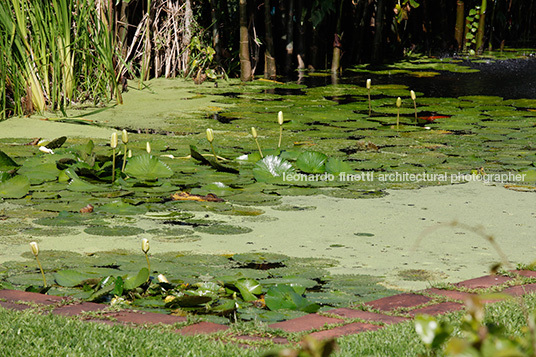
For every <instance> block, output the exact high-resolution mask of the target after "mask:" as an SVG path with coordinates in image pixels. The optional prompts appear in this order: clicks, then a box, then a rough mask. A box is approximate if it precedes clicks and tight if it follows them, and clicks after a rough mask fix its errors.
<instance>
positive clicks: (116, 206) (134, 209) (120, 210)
mask: <svg viewBox="0 0 536 357" xmlns="http://www.w3.org/2000/svg"><path fill="white" fill-rule="evenodd" d="M97 212H106V213H111V214H121V215H136V214H144V213H146V212H147V207H145V206H133V205H130V204H128V203H125V202H123V201H116V202H110V203H106V204H104V205H102V206H100V207H99V208H98V209H97Z"/></svg>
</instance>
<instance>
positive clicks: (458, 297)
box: [423, 288, 475, 301]
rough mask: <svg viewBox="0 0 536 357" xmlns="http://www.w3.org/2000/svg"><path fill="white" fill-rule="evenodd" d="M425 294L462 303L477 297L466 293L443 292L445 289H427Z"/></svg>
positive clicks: (455, 291)
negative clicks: (471, 297) (469, 298)
mask: <svg viewBox="0 0 536 357" xmlns="http://www.w3.org/2000/svg"><path fill="white" fill-rule="evenodd" d="M423 292H424V293H428V294H434V295H439V296H443V297H446V298H449V299H454V300H461V301H465V299H467V298H468V297H470V296H474V295H475V294H471V293H466V292H463V291H457V290H443V289H436V288H432V289H426V290H423Z"/></svg>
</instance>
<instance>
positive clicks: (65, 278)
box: [54, 269, 94, 287]
mask: <svg viewBox="0 0 536 357" xmlns="http://www.w3.org/2000/svg"><path fill="white" fill-rule="evenodd" d="M92 277H94V276H92V275H89V274H87V273H80V272H78V271H76V270H70V269H67V270H61V271H59V272H57V273H54V280H56V284H58V285H61V286H66V287H73V286H77V285H81V284H82V283H83V281H84V280H87V279H89V278H92Z"/></svg>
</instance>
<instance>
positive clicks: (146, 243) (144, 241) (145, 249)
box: [141, 238, 150, 254]
mask: <svg viewBox="0 0 536 357" xmlns="http://www.w3.org/2000/svg"><path fill="white" fill-rule="evenodd" d="M149 248H150V247H149V240H148V239H146V238H143V239H142V240H141V250H142V251H143V252H144V253H145V254H147V252H148V251H149Z"/></svg>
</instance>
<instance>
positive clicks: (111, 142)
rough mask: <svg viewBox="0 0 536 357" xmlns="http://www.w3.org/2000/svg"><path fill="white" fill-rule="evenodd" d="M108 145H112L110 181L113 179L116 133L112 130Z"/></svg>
mask: <svg viewBox="0 0 536 357" xmlns="http://www.w3.org/2000/svg"><path fill="white" fill-rule="evenodd" d="M110 146H111V147H112V183H114V181H115V149H116V148H117V133H116V132H115V131H114V132H113V133H112V137H111V139H110Z"/></svg>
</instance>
